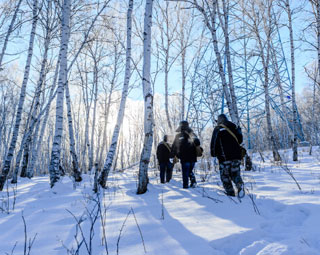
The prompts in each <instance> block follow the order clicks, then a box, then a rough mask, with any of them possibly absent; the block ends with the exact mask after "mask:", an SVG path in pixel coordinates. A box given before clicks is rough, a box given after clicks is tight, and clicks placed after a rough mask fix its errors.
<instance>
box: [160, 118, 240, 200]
mask: <svg viewBox="0 0 320 255" xmlns="http://www.w3.org/2000/svg"><path fill="white" fill-rule="evenodd" d="M176 132H177V134H176V136H175V138H174V140H173V143H172V145H171V144H170V143H169V142H168V136H167V135H165V136H164V137H163V141H161V142H160V143H159V144H158V146H157V159H158V162H159V166H160V182H161V183H165V182H169V181H170V179H171V178H172V170H173V166H174V164H175V163H177V162H178V161H179V160H180V163H181V169H182V186H183V188H184V189H187V188H189V187H195V185H196V184H197V181H196V178H195V175H194V173H193V168H194V165H195V163H196V162H197V157H198V156H201V155H202V152H203V149H202V147H201V143H200V140H199V138H198V137H197V136H196V135H195V134H194V132H193V130H192V129H191V128H190V127H189V123H188V122H187V121H185V120H184V121H181V122H180V123H179V127H178V129H177V130H176ZM242 140H243V137H242V133H241V129H240V127H237V126H236V125H235V124H234V123H232V122H231V121H229V120H228V119H227V117H226V115H225V114H220V115H219V116H218V119H217V126H216V127H215V128H214V130H213V133H212V138H211V143H210V152H211V156H212V157H216V158H218V161H219V171H220V178H221V181H222V184H223V187H224V189H225V193H226V194H227V195H228V196H235V195H236V192H235V190H234V188H233V185H232V182H233V183H234V184H235V186H236V188H237V196H238V197H243V196H244V184H243V181H242V178H241V175H240V163H241V147H240V144H241V143H242ZM189 180H190V185H189Z"/></svg>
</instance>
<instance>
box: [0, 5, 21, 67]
mask: <svg viewBox="0 0 320 255" xmlns="http://www.w3.org/2000/svg"><path fill="white" fill-rule="evenodd" d="M21 2H22V0H19V2H18V3H17V6H16V7H15V11H14V13H13V16H12V19H11V22H10V25H9V28H8V32H7V34H6V37H5V39H4V43H3V46H2V50H1V55H0V69H2V61H3V58H4V55H5V53H6V50H7V46H8V42H9V37H10V35H11V33H12V30H13V26H14V23H15V22H16V19H17V14H18V12H19V9H20V5H21Z"/></svg>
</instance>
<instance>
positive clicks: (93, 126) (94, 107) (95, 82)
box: [89, 61, 98, 171]
mask: <svg viewBox="0 0 320 255" xmlns="http://www.w3.org/2000/svg"><path fill="white" fill-rule="evenodd" d="M94 62H95V63H94V71H93V76H94V77H93V80H94V101H93V116H92V129H91V145H90V154H89V171H91V169H92V167H93V161H94V158H93V157H94V135H95V128H96V115H97V101H98V67H97V65H98V64H97V63H96V61H94Z"/></svg>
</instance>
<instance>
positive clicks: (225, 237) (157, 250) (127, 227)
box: [0, 148, 320, 255]
mask: <svg viewBox="0 0 320 255" xmlns="http://www.w3.org/2000/svg"><path fill="white" fill-rule="evenodd" d="M299 150H300V151H299V152H300V154H299V161H298V162H295V163H293V162H291V161H290V160H288V158H290V157H291V151H287V152H285V151H284V152H282V156H283V158H284V161H287V162H288V163H286V164H283V165H282V166H280V165H276V164H274V163H272V162H271V161H270V160H268V159H270V158H271V156H270V154H267V153H266V154H265V155H264V156H265V160H266V162H265V163H263V162H262V161H261V159H260V157H258V156H257V157H255V158H254V163H255V168H256V171H250V172H245V171H242V176H243V178H244V181H245V183H246V189H247V194H246V196H245V197H244V198H243V199H242V200H241V201H239V200H238V199H237V198H232V199H231V198H229V197H227V196H225V195H224V194H223V193H222V188H221V182H220V178H219V175H218V173H217V172H216V171H215V170H214V169H213V170H212V171H210V172H209V173H208V172H207V173H205V172H204V171H203V170H201V167H202V166H201V162H199V163H198V164H197V170H196V174H197V180H198V187H197V188H194V189H188V190H184V189H182V183H181V173H180V172H176V171H174V175H173V180H172V181H171V182H170V183H167V184H160V183H159V177H158V176H157V171H156V170H150V172H149V177H150V184H149V186H148V192H147V193H146V194H144V195H136V193H135V192H136V185H137V181H136V179H137V178H136V177H137V171H138V169H137V168H134V169H130V170H126V171H125V172H123V173H119V172H116V173H113V175H112V176H110V178H109V182H108V185H109V187H108V189H106V190H104V191H101V194H100V197H99V198H100V201H101V203H100V206H101V210H100V211H101V214H96V212H97V211H98V204H97V203H96V202H95V201H97V199H98V197H97V196H95V195H94V194H93V193H92V182H93V181H92V178H93V177H92V176H91V175H85V176H83V177H84V181H83V182H82V183H81V184H77V185H75V184H74V183H73V182H72V180H71V178H69V177H64V178H63V179H62V180H61V181H60V182H59V183H58V184H57V185H56V186H55V187H54V188H53V189H50V187H49V180H48V177H36V178H33V179H32V180H28V179H20V180H19V183H18V186H17V193H16V201H15V208H14V210H12V205H13V202H14V194H13V187H14V186H12V185H11V184H9V185H8V191H9V196H10V197H9V199H8V194H7V191H6V190H4V191H3V192H1V193H0V206H1V207H2V208H3V209H4V210H5V211H3V212H0V230H1V235H0V255H4V254H11V252H12V249H13V247H15V248H14V251H13V253H12V254H19V255H20V254H24V244H25V232H24V225H23V219H22V215H23V216H24V218H25V221H26V227H27V232H26V233H27V239H28V242H29V240H30V239H31V240H32V239H33V238H34V237H35V240H34V243H33V245H32V248H31V252H30V254H33V255H40V254H41V255H42V254H46V255H51V254H52V255H55V254H59V255H62V254H74V253H75V250H76V249H77V243H76V240H75V235H76V233H78V235H77V240H78V242H79V243H80V244H81V247H80V251H79V254H89V253H88V250H90V249H92V254H94V255H97V254H107V251H106V250H108V253H109V254H117V253H118V254H124V255H129V254H130V255H131V254H145V251H144V247H145V249H146V254H152V255H153V254H154V255H156V254H159V255H163V254H165V255H176V254H179V255H180V254H192V255H193V254H194V255H199V254H201V255H202V254H215V255H222V254H226V255H233V254H241V255H256V254H259V255H264V254H282V255H284V254H288V255H292V254H301V255H302V254H303V255H313V254H314V255H315V254H320V199H319V194H320V150H319V149H315V148H314V150H313V155H312V156H309V155H308V148H299ZM286 166H287V167H288V169H290V170H291V171H292V173H293V176H294V177H295V178H296V180H297V181H298V183H299V185H300V186H301V188H302V191H299V189H298V186H297V185H296V183H295V182H294V180H293V179H292V178H291V177H290V176H289V175H288V174H287V173H286V172H285V170H284V169H285V168H286ZM216 167H217V166H216ZM202 179H206V181H205V182H201V180H202ZM8 201H9V203H10V204H9V208H10V209H9V213H8V212H6V208H8V207H7V204H6V203H7V202H8ZM91 212H92V214H91V218H90V213H91ZM95 215H97V216H98V217H97V219H96V222H95V224H94V227H93V230H94V231H93V233H94V234H93V237H92V243H91V248H90V238H89V234H90V227H91V225H92V224H91V221H94V217H95ZM101 217H102V218H103V219H104V220H102V219H101ZM126 217H127V219H126ZM80 219H81V220H80ZM76 220H80V221H81V224H80V226H81V229H79V228H78V231H77V228H76ZM101 221H103V222H105V233H106V240H107V248H106V244H105V243H104V242H103V228H102V227H101ZM81 230H82V231H83V232H82V233H83V236H84V237H85V242H82V243H81V241H82V240H83V237H82V236H81ZM140 231H141V234H142V235H140ZM120 232H121V236H120V237H119V235H120ZM35 235H36V236H35ZM142 238H143V241H142ZM26 248H27V250H28V244H27V247H26Z"/></svg>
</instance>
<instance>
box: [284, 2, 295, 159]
mask: <svg viewBox="0 0 320 255" xmlns="http://www.w3.org/2000/svg"><path fill="white" fill-rule="evenodd" d="M286 8H287V13H288V21H289V26H288V28H289V36H290V53H291V85H292V94H291V96H292V99H291V102H292V129H293V130H292V131H293V146H292V160H293V161H298V130H297V128H298V114H297V107H296V91H295V90H296V75H295V56H294V41H293V26H292V16H291V8H290V4H289V0H286Z"/></svg>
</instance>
